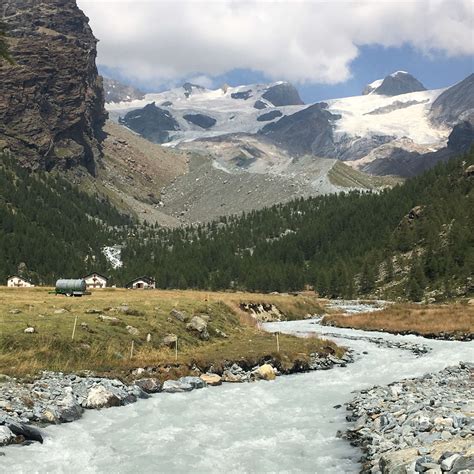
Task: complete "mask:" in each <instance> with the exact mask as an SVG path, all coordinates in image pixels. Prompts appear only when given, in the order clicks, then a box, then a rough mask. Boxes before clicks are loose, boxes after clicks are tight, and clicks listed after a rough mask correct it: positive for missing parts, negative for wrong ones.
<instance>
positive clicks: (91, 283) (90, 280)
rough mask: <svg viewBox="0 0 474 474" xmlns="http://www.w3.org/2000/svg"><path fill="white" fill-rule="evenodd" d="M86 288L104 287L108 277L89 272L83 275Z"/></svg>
mask: <svg viewBox="0 0 474 474" xmlns="http://www.w3.org/2000/svg"><path fill="white" fill-rule="evenodd" d="M84 280H85V282H86V287H87V288H106V287H107V282H108V280H109V279H108V278H107V277H105V276H104V275H101V274H100V273H91V274H90V275H86V276H85V277H84Z"/></svg>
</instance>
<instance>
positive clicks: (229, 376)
mask: <svg viewBox="0 0 474 474" xmlns="http://www.w3.org/2000/svg"><path fill="white" fill-rule="evenodd" d="M245 380H246V379H245V378H244V377H243V376H242V375H241V374H233V373H232V372H231V371H230V370H225V371H224V373H223V374H222V381H223V382H230V383H242V382H245Z"/></svg>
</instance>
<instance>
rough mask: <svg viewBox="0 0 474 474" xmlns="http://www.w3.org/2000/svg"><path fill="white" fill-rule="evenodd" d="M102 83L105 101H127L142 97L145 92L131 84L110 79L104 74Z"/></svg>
mask: <svg viewBox="0 0 474 474" xmlns="http://www.w3.org/2000/svg"><path fill="white" fill-rule="evenodd" d="M102 82H103V84H104V95H105V102H107V103H113V102H127V101H131V100H136V99H143V97H145V94H144V93H143V92H142V91H141V90H139V89H137V88H136V87H133V86H128V85H126V84H123V83H121V82H119V81H116V80H115V79H110V78H108V77H106V76H103V77H102Z"/></svg>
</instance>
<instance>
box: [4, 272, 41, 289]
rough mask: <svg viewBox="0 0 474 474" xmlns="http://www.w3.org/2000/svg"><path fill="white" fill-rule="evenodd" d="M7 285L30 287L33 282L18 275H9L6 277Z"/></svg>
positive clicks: (11, 286)
mask: <svg viewBox="0 0 474 474" xmlns="http://www.w3.org/2000/svg"><path fill="white" fill-rule="evenodd" d="M7 286H8V287H10V288H31V287H32V286H35V285H33V283H31V281H28V280H26V279H25V278H22V277H19V276H18V275H12V276H9V277H8V279H7Z"/></svg>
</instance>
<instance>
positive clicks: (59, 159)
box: [0, 0, 107, 174]
mask: <svg viewBox="0 0 474 474" xmlns="http://www.w3.org/2000/svg"><path fill="white" fill-rule="evenodd" d="M1 14H2V17H3V20H4V21H5V23H6V24H7V27H8V36H9V44H10V50H11V54H12V57H13V59H14V64H9V63H7V62H5V61H4V62H1V63H0V83H1V84H2V91H3V92H2V93H1V94H0V150H1V149H9V150H10V151H11V152H12V153H13V154H14V155H15V156H17V157H18V160H20V161H21V163H22V164H23V165H25V166H28V167H30V168H33V169H46V170H50V169H52V168H55V167H59V168H64V169H68V168H72V167H76V166H78V165H82V166H85V167H86V168H87V169H88V170H89V171H90V172H91V173H92V174H94V173H95V169H96V164H97V160H98V159H99V158H100V157H101V144H100V143H101V139H102V126H103V125H104V122H105V119H106V117H107V114H106V112H105V109H104V95H103V89H102V79H101V77H100V76H99V75H98V73H97V68H96V64H95V59H96V43H97V40H96V39H95V37H94V35H93V33H92V30H91V28H90V26H89V24H88V18H87V17H86V16H85V15H84V13H83V12H82V11H81V10H80V9H79V8H78V6H77V5H76V2H75V1H71V0H4V1H3V2H2V9H1Z"/></svg>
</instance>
